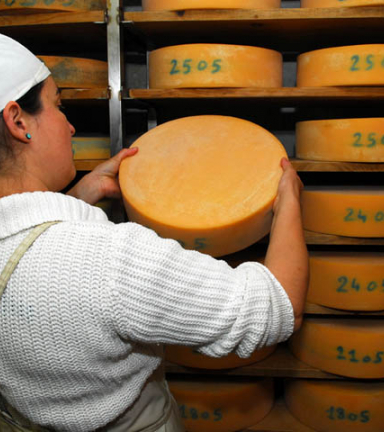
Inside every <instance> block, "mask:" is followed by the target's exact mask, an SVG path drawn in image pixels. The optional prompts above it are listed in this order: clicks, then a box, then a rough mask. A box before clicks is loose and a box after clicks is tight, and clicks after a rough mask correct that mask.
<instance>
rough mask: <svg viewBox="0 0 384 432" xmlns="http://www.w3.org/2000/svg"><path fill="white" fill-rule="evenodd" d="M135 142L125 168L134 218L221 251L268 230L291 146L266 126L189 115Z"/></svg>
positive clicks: (189, 244) (188, 244)
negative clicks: (135, 151)
mask: <svg viewBox="0 0 384 432" xmlns="http://www.w3.org/2000/svg"><path fill="white" fill-rule="evenodd" d="M135 147H138V148H139V152H138V154H137V155H135V157H132V158H127V159H125V160H124V161H123V162H122V164H121V167H120V175H119V178H120V185H121V190H122V193H123V198H124V203H125V208H126V210H127V213H128V216H129V219H130V220H131V221H134V222H138V223H140V224H142V225H144V226H148V227H150V228H152V229H154V230H155V231H157V232H158V233H159V235H161V236H162V237H167V238H173V239H175V240H179V241H180V243H182V244H183V246H184V247H185V248H187V249H196V250H199V251H201V252H205V253H208V254H211V255H214V256H222V255H227V254H229V253H232V252H235V251H238V250H241V249H244V248H246V247H248V246H249V245H251V244H253V243H255V242H256V241H258V240H259V239H261V238H262V237H264V236H265V235H266V234H267V233H268V232H269V230H270V227H271V222H272V206H273V201H274V199H275V197H276V194H277V187H278V183H279V180H280V177H281V175H282V169H281V167H280V161H281V158H282V157H286V152H285V149H284V147H283V146H282V144H281V143H280V142H279V141H278V140H277V138H275V137H274V136H273V135H272V134H270V133H269V132H267V131H266V130H265V129H263V128H261V127H260V126H257V125H255V124H254V123H251V122H248V121H246V120H241V119H238V118H234V117H225V116H195V117H185V118H181V119H178V120H173V121H170V122H168V123H164V124H162V125H160V126H158V127H156V128H154V129H152V130H150V131H149V132H147V133H146V134H144V135H143V136H142V137H140V138H139V139H138V140H137V141H136V142H135Z"/></svg>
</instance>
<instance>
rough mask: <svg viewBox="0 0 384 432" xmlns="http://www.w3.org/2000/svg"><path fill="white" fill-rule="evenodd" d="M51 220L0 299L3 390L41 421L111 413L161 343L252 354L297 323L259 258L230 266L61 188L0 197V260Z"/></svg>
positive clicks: (95, 420)
mask: <svg viewBox="0 0 384 432" xmlns="http://www.w3.org/2000/svg"><path fill="white" fill-rule="evenodd" d="M54 220H59V221H63V223H59V224H57V225H54V226H53V227H51V228H49V230H48V231H47V232H45V233H44V234H43V235H42V236H41V237H40V238H38V239H37V240H36V242H35V243H34V245H33V246H32V247H31V249H30V250H29V251H28V252H27V253H26V255H25V256H24V257H23V258H22V260H21V261H20V263H19V265H18V266H17V268H16V270H15V272H14V274H13V275H12V277H11V279H10V281H9V283H8V286H7V288H6V290H5V293H4V295H3V298H2V300H1V303H0V347H1V349H0V391H1V394H2V395H3V396H4V397H5V398H6V399H7V400H8V402H9V403H11V404H12V405H13V406H14V407H16V408H17V409H18V410H19V411H20V412H21V413H22V414H24V416H26V417H27V418H29V419H30V420H32V421H33V422H35V423H37V424H40V425H43V426H45V427H51V428H53V429H55V430H60V431H70V432H77V431H79V432H83V431H84V432H85V431H91V430H94V429H96V428H98V427H101V426H103V425H105V424H107V423H109V422H110V421H112V420H113V419H115V418H116V417H117V416H119V415H120V414H121V413H123V412H124V411H126V410H127V408H128V407H129V406H131V405H132V404H133V403H134V402H135V400H136V399H137V397H138V395H139V393H140V391H141V389H142V387H143V385H144V383H145V382H146V380H147V379H148V377H149V376H150V375H151V374H152V373H153V371H154V370H155V369H156V368H157V367H158V366H159V364H160V363H161V349H159V346H158V345H157V344H163V343H166V344H183V345H188V346H193V347H196V348H198V349H199V351H200V352H202V353H204V354H208V355H211V356H223V355H226V354H227V353H229V352H231V351H233V350H235V351H236V352H237V354H238V355H239V356H241V357H247V356H249V355H250V354H251V353H252V352H253V351H254V350H255V348H259V347H262V346H265V345H272V344H276V343H278V342H281V341H284V340H286V339H287V338H288V337H289V336H290V335H291V333H292V331H293V321H294V320H293V310H292V306H291V303H290V301H289V299H288V297H287V295H286V293H285V291H284V290H283V288H282V287H281V285H280V284H279V283H278V281H277V280H276V279H275V278H274V276H273V275H272V274H271V273H270V272H269V271H268V269H267V268H266V267H264V266H262V265H261V264H257V263H245V264H242V265H240V266H239V267H238V268H237V269H232V268H231V267H230V266H228V265H227V263H225V262H224V261H220V260H216V259H213V258H211V257H209V256H207V255H203V254H200V253H198V252H194V251H185V250H183V249H182V248H181V246H180V245H179V244H178V243H177V242H176V241H173V240H164V239H161V238H159V237H158V236H157V235H156V234H155V233H154V232H153V231H151V230H149V229H147V228H143V227H141V226H139V225H137V224H134V223H124V224H119V225H116V224H113V223H111V222H109V221H108V220H107V217H106V216H105V214H104V213H103V211H102V210H100V209H98V208H96V207H92V206H90V205H88V204H85V203H84V202H82V201H80V200H77V199H75V198H72V197H68V196H65V195H62V194H58V193H52V192H35V193H24V194H20V195H12V196H9V197H5V198H2V199H0V271H1V270H2V269H3V268H4V266H5V264H6V262H7V261H8V259H9V257H10V255H11V254H12V252H13V251H14V250H15V249H16V247H17V246H18V245H19V243H20V242H21V241H22V240H23V239H24V237H25V236H26V235H27V233H28V232H29V230H30V229H31V228H32V227H33V226H35V225H38V224H40V223H43V222H47V221H54Z"/></svg>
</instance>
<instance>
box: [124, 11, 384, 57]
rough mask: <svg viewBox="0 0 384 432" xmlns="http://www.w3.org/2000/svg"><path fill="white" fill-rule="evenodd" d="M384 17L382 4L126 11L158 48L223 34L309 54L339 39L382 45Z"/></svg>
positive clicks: (134, 27) (226, 39)
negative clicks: (260, 8) (352, 6)
mask: <svg viewBox="0 0 384 432" xmlns="http://www.w3.org/2000/svg"><path fill="white" fill-rule="evenodd" d="M383 17H384V10H383V8H382V7H380V6H377V7H375V6H371V7H359V8H348V7H346V8H328V9H304V8H291V9H286V8H284V9H283V8H282V9H269V10H256V9H254V10H233V9H232V10H204V11H202V10H187V11H159V12H125V13H124V17H123V25H124V26H125V27H126V28H127V29H129V30H130V31H131V32H136V33H137V34H138V35H139V36H140V35H141V36H142V38H143V40H145V41H146V42H147V41H149V42H150V43H152V44H153V45H155V46H156V47H159V46H165V45H171V44H173V45H174V44H175V40H177V41H178V43H193V42H195V41H196V40H198V41H200V42H201V41H203V42H205V41H217V35H218V34H220V41H221V43H243V44H245V45H249V41H250V40H254V41H257V45H259V46H270V47H271V48H273V47H275V48H276V49H278V48H281V49H287V50H292V49H293V48H295V49H296V50H308V49H314V48H315V47H316V46H320V47H321V45H324V44H334V43H335V41H338V42H340V45H342V44H343V43H345V44H348V45H351V44H354V43H356V44H358V43H362V44H363V43H374V42H375V41H377V42H379V40H378V34H380V31H381V30H380V29H382V19H383ZM367 28H369V29H370V31H369V32H367ZM287 36H289V37H287ZM255 37H257V39H255Z"/></svg>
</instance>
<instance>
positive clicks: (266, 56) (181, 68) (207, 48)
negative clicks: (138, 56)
mask: <svg viewBox="0 0 384 432" xmlns="http://www.w3.org/2000/svg"><path fill="white" fill-rule="evenodd" d="M148 70H149V87H150V88H154V89H170V88H215V87H216V88H217V87H226V88H230V87H260V88H271V87H282V83H283V60H282V55H281V53H279V52H277V51H274V50H271V49H267V48H259V47H252V46H240V45H225V44H187V45H177V46H170V47H165V48H159V49H157V50H154V51H152V52H150V53H149V58H148Z"/></svg>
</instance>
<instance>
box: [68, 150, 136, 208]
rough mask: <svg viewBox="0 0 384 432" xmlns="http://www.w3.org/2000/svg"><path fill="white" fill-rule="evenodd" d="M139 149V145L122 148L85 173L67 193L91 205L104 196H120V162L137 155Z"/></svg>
mask: <svg viewBox="0 0 384 432" xmlns="http://www.w3.org/2000/svg"><path fill="white" fill-rule="evenodd" d="M137 151H138V148H137V147H132V148H128V149H127V148H125V149H123V150H121V151H120V152H119V153H117V155H115V156H114V157H113V158H111V159H109V160H107V161H106V162H104V163H102V164H100V165H99V166H97V167H96V168H95V169H94V170H93V171H92V172H90V173H89V174H87V175H85V176H84V177H83V178H82V179H81V180H80V181H79V182H78V183H77V184H76V185H75V186H74V187H73V188H72V189H71V190H69V191H68V192H67V195H71V196H74V197H75V198H78V199H81V200H83V201H85V202H86V203H88V204H91V205H94V204H96V203H98V202H99V201H100V200H102V199H103V198H115V199H118V198H120V197H121V191H120V186H119V180H118V173H119V168H120V163H121V162H122V160H123V159H125V158H126V157H130V156H133V155H135V154H136V153H137Z"/></svg>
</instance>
